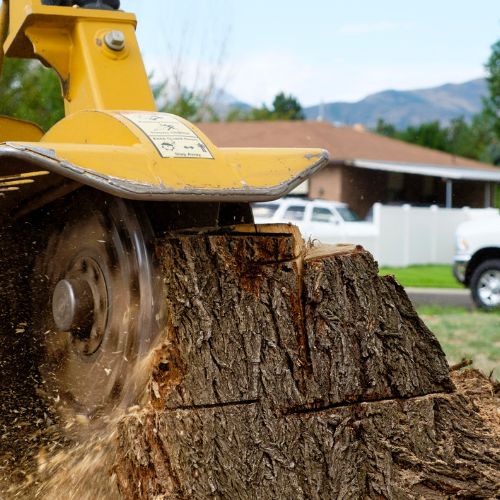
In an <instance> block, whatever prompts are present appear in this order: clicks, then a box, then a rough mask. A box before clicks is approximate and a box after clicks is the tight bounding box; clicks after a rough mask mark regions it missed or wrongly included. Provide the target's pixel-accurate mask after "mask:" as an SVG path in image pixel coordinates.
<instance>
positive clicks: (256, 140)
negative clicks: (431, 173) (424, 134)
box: [198, 121, 499, 172]
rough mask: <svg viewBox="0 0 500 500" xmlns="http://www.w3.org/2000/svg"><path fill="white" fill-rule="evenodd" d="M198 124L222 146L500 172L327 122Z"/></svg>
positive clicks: (489, 166)
mask: <svg viewBox="0 0 500 500" xmlns="http://www.w3.org/2000/svg"><path fill="white" fill-rule="evenodd" d="M198 127H199V128H200V129H201V130H202V131H203V132H204V133H205V134H207V136H208V137H209V138H210V139H211V140H212V142H214V143H215V145H217V146H221V147H314V148H316V147H319V148H323V149H327V150H328V151H329V152H330V157H331V159H332V161H346V160H355V159H357V160H361V159H363V160H375V161H388V162H402V163H416V164H429V165H441V166H446V167H453V168H473V169H480V170H487V171H495V172H499V169H498V168H497V167H495V166H493V165H489V164H487V163H481V162H479V161H474V160H470V159H468V158H463V157H461V156H454V155H451V154H448V153H443V152H441V151H436V150H433V149H428V148H424V147H421V146H416V145H414V144H408V143H405V142H402V141H398V140H395V139H390V138H388V137H383V136H381V135H378V134H374V133H371V132H368V131H360V130H357V129H354V128H351V127H336V126H334V125H332V124H330V123H326V122H313V121H271V122H262V121H258V122H231V123H200V124H198Z"/></svg>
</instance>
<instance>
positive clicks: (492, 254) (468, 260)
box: [453, 216, 500, 309]
mask: <svg viewBox="0 0 500 500" xmlns="http://www.w3.org/2000/svg"><path fill="white" fill-rule="evenodd" d="M453 272H454V275H455V278H456V279H457V280H458V281H460V283H463V284H464V285H465V286H467V287H469V288H470V290H471V293H472V298H473V300H474V302H475V303H476V305H477V306H478V307H480V308H482V309H496V308H500V216H498V217H490V218H487V219H479V220H472V221H468V222H463V223H462V224H460V225H459V226H458V228H457V230H456V233H455V259H454V266H453Z"/></svg>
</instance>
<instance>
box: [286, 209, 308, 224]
mask: <svg viewBox="0 0 500 500" xmlns="http://www.w3.org/2000/svg"><path fill="white" fill-rule="evenodd" d="M305 210H306V207H301V206H298V205H292V206H290V207H288V208H287V209H286V212H285V215H284V218H285V219H286V220H289V221H299V220H304V212H305Z"/></svg>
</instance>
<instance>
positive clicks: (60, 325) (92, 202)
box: [0, 0, 327, 423]
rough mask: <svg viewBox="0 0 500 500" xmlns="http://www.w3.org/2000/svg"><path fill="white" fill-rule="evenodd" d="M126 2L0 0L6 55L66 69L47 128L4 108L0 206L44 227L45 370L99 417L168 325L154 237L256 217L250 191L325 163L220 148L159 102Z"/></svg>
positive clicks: (314, 155) (74, 403)
mask: <svg viewBox="0 0 500 500" xmlns="http://www.w3.org/2000/svg"><path fill="white" fill-rule="evenodd" d="M119 6H120V3H119V1H118V0H92V1H91V0H72V1H66V0H16V1H15V2H13V1H10V2H9V1H8V0H4V1H3V4H2V16H1V23H0V24H1V26H0V33H1V36H2V40H1V41H2V43H1V47H2V48H3V50H4V52H5V55H6V56H7V57H20V58H33V59H38V60H40V61H42V63H44V64H45V65H47V66H49V67H52V68H53V69H54V70H55V71H56V72H57V74H58V76H59V78H60V80H61V88H62V94H63V98H64V104H65V118H63V119H62V120H61V121H60V122H59V123H57V124H56V125H55V126H54V127H52V128H51V129H50V130H49V131H48V132H47V133H43V132H42V131H41V130H40V129H39V128H38V127H37V126H36V125H34V124H32V123H28V122H23V121H20V120H16V119H13V118H6V117H1V118H0V141H2V143H1V144H0V214H1V215H2V216H3V217H2V220H3V221H4V223H5V224H7V223H10V222H12V221H13V220H23V219H26V218H30V220H31V221H34V220H36V221H38V222H37V224H38V227H37V228H35V229H36V230H38V231H40V229H41V228H47V229H48V230H50V234H49V235H47V237H46V238H45V240H46V241H47V244H46V247H45V248H43V249H41V251H40V252H39V255H38V256H37V258H36V259H34V262H35V264H34V266H33V269H32V280H31V281H32V283H33V290H32V292H31V295H32V302H33V303H34V317H35V320H34V327H35V328H34V329H35V331H34V336H35V337H36V338H38V339H42V343H43V353H42V359H41V362H40V366H39V368H40V372H41V374H42V377H43V379H44V384H45V386H46V387H47V390H46V392H47V393H48V395H49V396H50V398H51V399H52V400H54V401H57V402H59V405H60V407H61V408H62V409H63V410H64V415H74V414H79V415H85V416H86V417H87V418H88V419H89V420H90V421H91V422H95V423H98V422H99V421H100V420H101V419H102V418H103V417H105V416H106V415H108V414H109V412H110V411H111V409H113V408H116V407H126V406H128V405H131V404H134V403H136V402H137V401H138V398H139V396H140V394H141V389H142V384H143V381H141V380H140V377H139V375H138V374H139V373H140V370H137V367H138V366H139V365H140V363H141V362H142V361H144V360H145V359H146V357H147V355H148V353H149V352H150V351H151V349H152V348H153V347H154V345H155V339H156V338H157V337H158V334H159V333H161V330H162V328H163V327H164V325H165V320H164V317H163V312H162V311H163V304H164V302H165V292H164V291H163V288H162V285H161V283H160V280H159V278H158V274H159V273H158V270H157V268H156V263H155V259H154V252H153V244H154V238H155V237H157V236H159V235H161V234H163V233H164V231H165V230H168V231H175V230H176V229H179V228H183V229H186V228H189V227H200V226H203V227H205V230H206V228H207V227H208V228H210V229H213V230H214V231H216V230H217V229H218V228H220V226H222V225H231V224H236V223H241V222H246V223H249V222H252V218H251V211H250V210H249V203H250V202H252V201H259V200H260V201H264V200H271V199H276V198H278V197H280V196H283V195H285V194H286V193H288V192H289V191H290V190H291V189H293V188H294V187H295V186H297V185H298V184H299V183H301V182H302V181H304V180H305V179H306V178H307V177H308V176H309V175H311V174H312V173H313V172H315V171H316V170H318V169H319V168H320V167H322V166H323V165H324V164H325V163H326V162H327V154H326V152H325V151H323V150H318V149H235V148H227V149H224V148H217V147H215V146H214V145H213V144H212V143H211V142H210V140H209V139H208V138H207V137H206V136H205V135H204V134H203V133H202V132H201V131H200V130H199V129H197V128H196V127H195V126H194V125H192V124H191V123H189V122H187V121H186V120H184V119H182V118H180V117H177V116H174V115H170V114H165V113H159V112H157V110H156V107H155V102H154V99H153V94H152V92H151V89H150V87H149V82H148V77H147V74H146V71H145V69H144V65H143V62H142V59H141V55H140V51H139V47H138V45H137V40H136V37H135V27H136V19H135V16H134V15H132V14H130V13H126V12H122V11H119V10H118V9H119ZM75 7H76V8H75ZM3 56H4V53H3V51H2V52H1V54H0V59H1V60H3ZM50 228H52V229H50ZM226 230H227V229H226ZM170 293H172V292H170Z"/></svg>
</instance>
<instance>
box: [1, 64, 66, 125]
mask: <svg viewBox="0 0 500 500" xmlns="http://www.w3.org/2000/svg"><path fill="white" fill-rule="evenodd" d="M0 114H2V115H7V116H13V117H15V118H20V119H22V120H28V121H31V122H35V123H37V124H38V125H40V126H41V127H42V128H43V129H44V130H48V129H49V128H50V127H51V126H52V125H53V124H54V123H56V122H57V121H59V120H60V119H61V118H62V117H63V116H64V104H63V98H62V95H61V85H60V82H59V78H58V77H57V75H56V73H55V72H54V71H53V70H51V69H47V68H45V67H44V66H42V64H40V63H39V62H37V61H28V60H24V59H5V61H4V66H3V72H2V78H1V80H0Z"/></svg>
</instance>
